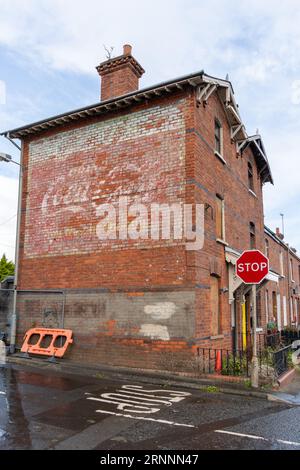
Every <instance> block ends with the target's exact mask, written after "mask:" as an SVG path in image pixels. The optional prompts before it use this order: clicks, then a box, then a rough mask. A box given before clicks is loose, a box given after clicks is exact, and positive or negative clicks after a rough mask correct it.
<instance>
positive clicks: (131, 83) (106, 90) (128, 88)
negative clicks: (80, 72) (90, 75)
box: [96, 44, 145, 101]
mask: <svg viewBox="0 0 300 470" xmlns="http://www.w3.org/2000/svg"><path fill="white" fill-rule="evenodd" d="M131 52H132V47H131V46H130V45H129V44H125V45H124V46H123V54H122V55H120V56H118V57H113V58H112V59H108V60H106V61H105V62H102V63H101V64H100V65H98V67H96V68H97V71H98V73H99V75H100V77H101V101H105V100H109V99H111V98H116V97H117V96H121V95H126V94H127V93H130V92H133V91H136V90H138V89H139V79H140V77H141V76H142V75H143V73H145V70H144V69H143V67H142V66H141V65H140V64H139V63H138V62H137V60H135V58H134V57H133V56H132V55H131Z"/></svg>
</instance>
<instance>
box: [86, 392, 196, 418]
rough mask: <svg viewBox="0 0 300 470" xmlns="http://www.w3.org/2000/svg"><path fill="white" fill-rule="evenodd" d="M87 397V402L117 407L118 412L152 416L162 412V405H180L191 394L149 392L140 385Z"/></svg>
mask: <svg viewBox="0 0 300 470" xmlns="http://www.w3.org/2000/svg"><path fill="white" fill-rule="evenodd" d="M86 395H89V396H87V397H86V399H87V400H94V401H100V402H104V403H109V404H112V405H117V406H116V408H117V410H120V411H123V412H125V413H126V412H128V413H140V414H152V413H157V412H158V411H160V408H159V406H160V405H165V406H172V403H179V402H180V401H182V400H184V399H185V398H186V397H188V396H190V395H191V394H190V393H188V392H176V391H175V390H161V389H155V390H147V389H144V388H143V387H142V386H140V385H122V387H121V389H117V390H116V391H115V392H109V393H102V394H101V395H100V397H95V396H92V395H91V394H88V393H86Z"/></svg>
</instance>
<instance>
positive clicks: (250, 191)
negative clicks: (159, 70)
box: [248, 188, 257, 198]
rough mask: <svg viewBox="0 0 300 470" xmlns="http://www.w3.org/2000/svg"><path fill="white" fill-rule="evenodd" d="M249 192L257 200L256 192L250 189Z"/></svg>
mask: <svg viewBox="0 0 300 470" xmlns="http://www.w3.org/2000/svg"><path fill="white" fill-rule="evenodd" d="M248 191H249V193H250V194H252V196H253V197H256V198H257V195H256V194H255V192H254V191H252V189H250V188H249V189H248Z"/></svg>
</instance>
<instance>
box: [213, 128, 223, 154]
mask: <svg viewBox="0 0 300 470" xmlns="http://www.w3.org/2000/svg"><path fill="white" fill-rule="evenodd" d="M215 151H216V152H218V154H219V155H222V126H221V124H220V121H218V119H215Z"/></svg>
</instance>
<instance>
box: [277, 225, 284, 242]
mask: <svg viewBox="0 0 300 470" xmlns="http://www.w3.org/2000/svg"><path fill="white" fill-rule="evenodd" d="M276 236H277V237H278V238H280V239H281V240H283V239H284V235H283V234H282V233H281V232H280V228H279V227H276Z"/></svg>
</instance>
